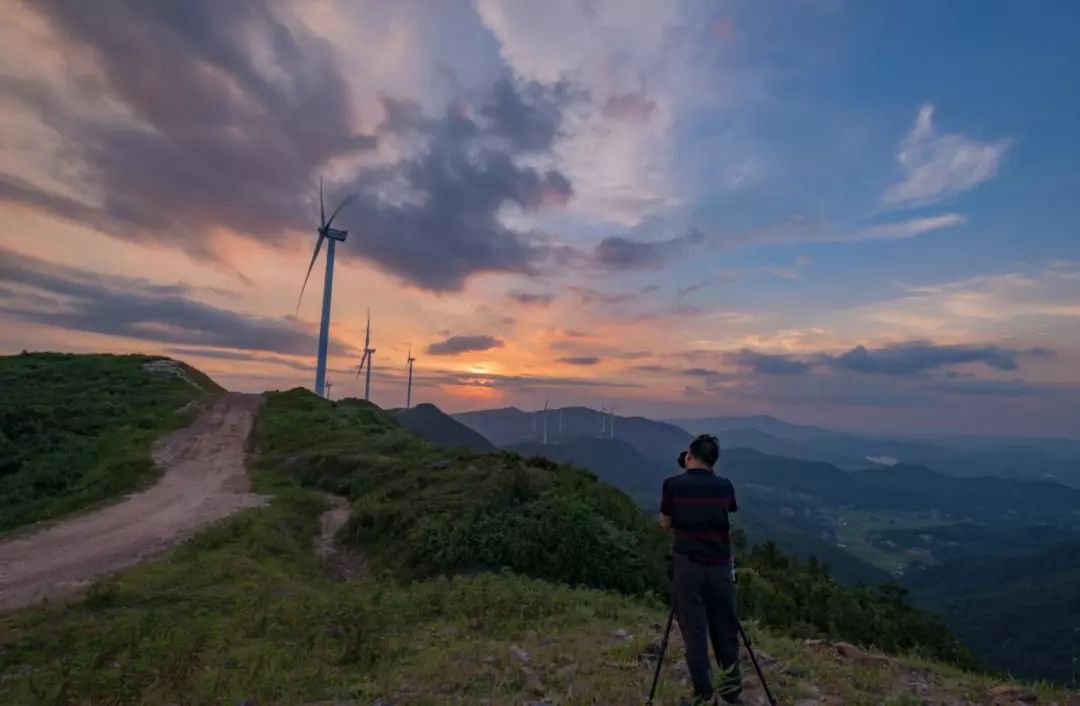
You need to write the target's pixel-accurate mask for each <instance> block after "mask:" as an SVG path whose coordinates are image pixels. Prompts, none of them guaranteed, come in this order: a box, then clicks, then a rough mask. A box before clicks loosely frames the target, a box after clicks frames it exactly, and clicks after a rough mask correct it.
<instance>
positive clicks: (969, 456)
mask: <svg viewBox="0 0 1080 706" xmlns="http://www.w3.org/2000/svg"><path fill="white" fill-rule="evenodd" d="M671 423H673V424H676V425H678V426H680V427H681V428H683V429H685V430H686V431H687V432H689V433H691V434H695V435H696V434H714V435H716V437H717V438H718V439H719V440H720V444H721V446H724V447H745V448H750V449H755V450H757V451H761V452H763V453H768V454H774V455H777V456H789V457H792V458H802V459H807V460H812V461H826V462H828V463H831V464H833V465H836V466H839V467H841V468H844V469H848V470H854V469H859V468H866V467H867V466H873V465H878V466H887V465H892V464H894V463H906V464H915V465H921V466H929V467H931V468H933V469H934V470H937V471H940V472H942V473H945V474H947V475H951V476H958V477H961V478H972V477H976V476H999V477H1002V478H1018V479H1023V480H1053V481H1057V482H1059V483H1062V484H1064V485H1070V486H1073V487H1077V488H1080V441H1073V440H1069V439H1035V438H1032V439H1025V438H1017V437H1003V438H995V437H985V438H984V437H971V436H957V437H948V436H943V437H936V438H935V439H934V440H933V442H931V441H928V440H915V439H908V440H905V439H882V438H876V437H873V436H860V435H853V434H844V433H841V432H836V431H830V430H828V429H823V428H821V427H813V426H805V425H800V424H790V423H788V422H784V421H781V420H779V419H776V418H775V417H770V416H750V417H707V418H704V419H681V420H674V421H672V422H671Z"/></svg>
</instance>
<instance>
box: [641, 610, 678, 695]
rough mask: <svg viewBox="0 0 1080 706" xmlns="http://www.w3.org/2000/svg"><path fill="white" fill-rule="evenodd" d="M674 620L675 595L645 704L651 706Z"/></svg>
mask: <svg viewBox="0 0 1080 706" xmlns="http://www.w3.org/2000/svg"><path fill="white" fill-rule="evenodd" d="M674 619H675V594H674V593H673V594H672V595H671V610H670V611H668V616H667V627H666V628H664V639H663V640H661V641H660V654H659V656H657V658H656V671H655V672H654V673H653V678H652V688H650V689H649V698H648V700H647V701H646V702H645V703H647V704H651V703H652V702H653V697H654V696H656V685H657V684H658V683H659V682H660V667H662V666H663V664H664V653H665V652H667V646H668V638H669V637H671V621H673V620H674Z"/></svg>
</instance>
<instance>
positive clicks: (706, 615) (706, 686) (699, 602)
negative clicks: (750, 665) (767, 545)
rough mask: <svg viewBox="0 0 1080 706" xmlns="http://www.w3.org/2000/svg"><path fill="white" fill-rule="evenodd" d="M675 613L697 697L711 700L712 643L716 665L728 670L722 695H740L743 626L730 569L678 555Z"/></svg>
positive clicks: (676, 562) (721, 688) (722, 685)
mask: <svg viewBox="0 0 1080 706" xmlns="http://www.w3.org/2000/svg"><path fill="white" fill-rule="evenodd" d="M675 611H676V615H678V617H679V630H680V631H681V632H682V636H683V642H685V643H686V666H687V667H688V668H689V670H690V679H691V681H692V682H693V683H694V696H696V697H706V698H708V697H711V696H712V695H713V686H712V679H711V678H710V677H709V644H708V643H709V641H710V640H711V641H712V646H713V651H714V652H715V653H716V662H717V664H719V665H720V669H722V670H724V672H725V674H724V680H723V683H722V684H721V687H720V694H722V695H735V694H738V693H739V691H740V687H741V684H742V680H741V679H740V677H739V624H738V619H737V618H736V616H735V585H734V584H733V583H732V581H731V569H730V568H729V567H727V566H715V565H712V564H703V563H700V562H696V561H694V560H693V559H690V558H689V557H687V556H683V555H680V554H676V555H675Z"/></svg>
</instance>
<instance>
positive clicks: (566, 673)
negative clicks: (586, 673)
mask: <svg viewBox="0 0 1080 706" xmlns="http://www.w3.org/2000/svg"><path fill="white" fill-rule="evenodd" d="M577 672H578V666H577V665H576V664H568V665H566V666H563V667H559V668H558V669H557V670H555V677H556V678H557V679H561V680H562V681H567V680H569V679H572V678H573V677H574V676H575V675H576V674H577Z"/></svg>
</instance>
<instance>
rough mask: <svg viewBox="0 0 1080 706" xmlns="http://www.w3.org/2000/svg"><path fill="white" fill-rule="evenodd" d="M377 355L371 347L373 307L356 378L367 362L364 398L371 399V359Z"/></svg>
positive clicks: (368, 320)
mask: <svg viewBox="0 0 1080 706" xmlns="http://www.w3.org/2000/svg"><path fill="white" fill-rule="evenodd" d="M374 356H375V349H374V348H372V347H371V307H368V312H367V332H366V333H365V334H364V355H363V356H361V358H360V365H358V366H357V367H356V379H357V380H359V379H360V374H361V373H363V372H364V364H365V363H366V364H367V375H366V377H365V379H364V399H365V400H368V401H369V402H370V401H371V359H372V358H373V357H374Z"/></svg>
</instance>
